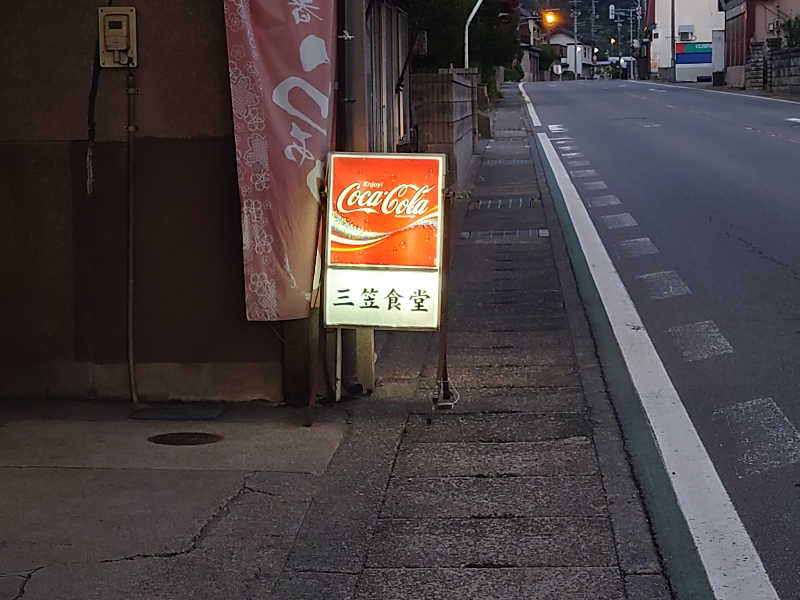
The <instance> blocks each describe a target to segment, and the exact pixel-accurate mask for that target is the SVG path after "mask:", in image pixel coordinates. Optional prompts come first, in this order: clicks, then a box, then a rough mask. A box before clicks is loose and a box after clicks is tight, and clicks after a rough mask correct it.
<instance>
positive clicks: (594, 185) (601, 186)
mask: <svg viewBox="0 0 800 600" xmlns="http://www.w3.org/2000/svg"><path fill="white" fill-rule="evenodd" d="M581 185H582V186H583V187H584V188H586V189H587V190H590V191H592V192H596V191H598V190H607V189H608V186H607V185H606V183H605V181H581Z"/></svg>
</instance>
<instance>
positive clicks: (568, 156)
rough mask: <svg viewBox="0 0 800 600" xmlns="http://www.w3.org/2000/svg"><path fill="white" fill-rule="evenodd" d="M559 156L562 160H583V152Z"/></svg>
mask: <svg viewBox="0 0 800 600" xmlns="http://www.w3.org/2000/svg"><path fill="white" fill-rule="evenodd" d="M561 156H563V157H564V158H583V152H568V153H565V154H562V155H561Z"/></svg>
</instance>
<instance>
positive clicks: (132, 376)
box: [125, 69, 139, 407]
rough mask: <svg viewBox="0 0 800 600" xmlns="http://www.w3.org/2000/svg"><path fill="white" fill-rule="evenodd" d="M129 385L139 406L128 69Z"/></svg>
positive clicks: (132, 108)
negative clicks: (135, 330)
mask: <svg viewBox="0 0 800 600" xmlns="http://www.w3.org/2000/svg"><path fill="white" fill-rule="evenodd" d="M125 91H126V93H127V94H128V128H127V129H128V319H127V321H128V336H127V337H128V384H129V386H130V395H131V404H133V406H134V407H136V406H138V405H139V394H138V392H137V389H136V356H135V348H136V346H135V343H134V342H135V337H134V325H135V321H134V317H135V311H134V301H135V293H134V292H135V286H134V284H135V278H134V267H135V264H136V263H135V260H134V259H135V253H134V251H135V249H136V245H135V240H134V233H135V228H134V224H135V221H134V214H135V211H134V209H135V206H136V205H135V200H136V194H135V192H136V186H135V180H134V178H135V173H136V171H135V169H134V167H135V165H136V163H135V147H134V144H135V141H136V78H135V76H134V74H133V70H132V69H128V87H127V88H126V90H125Z"/></svg>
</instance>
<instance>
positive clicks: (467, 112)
mask: <svg viewBox="0 0 800 600" xmlns="http://www.w3.org/2000/svg"><path fill="white" fill-rule="evenodd" d="M412 85H413V90H414V95H413V98H412V106H413V110H412V114H413V116H414V121H415V124H416V125H417V127H418V129H419V149H420V152H439V153H443V154H446V155H447V170H448V178H447V179H448V185H450V186H458V187H461V186H463V185H464V184H465V183H466V178H467V175H468V173H469V165H470V161H471V159H472V153H473V144H474V141H473V132H474V122H473V115H474V111H475V108H474V104H473V103H474V102H476V99H477V91H476V89H475V86H474V85H473V83H472V81H471V78H467V77H465V76H464V75H459V74H458V73H455V72H451V71H444V72H440V73H417V74H414V75H413V81H412Z"/></svg>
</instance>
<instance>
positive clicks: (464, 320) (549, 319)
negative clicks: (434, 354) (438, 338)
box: [448, 311, 566, 333]
mask: <svg viewBox="0 0 800 600" xmlns="http://www.w3.org/2000/svg"><path fill="white" fill-rule="evenodd" d="M565 325H566V318H565V317H564V315H563V313H558V312H555V311H542V312H541V314H539V315H528V316H527V318H524V319H520V318H518V317H515V316H513V315H498V316H490V317H481V316H478V315H465V316H460V315H454V316H451V317H450V320H449V323H448V327H449V329H450V331H454V332H458V331H487V332H488V333H514V332H522V331H530V332H536V331H563V329H564V327H565Z"/></svg>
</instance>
